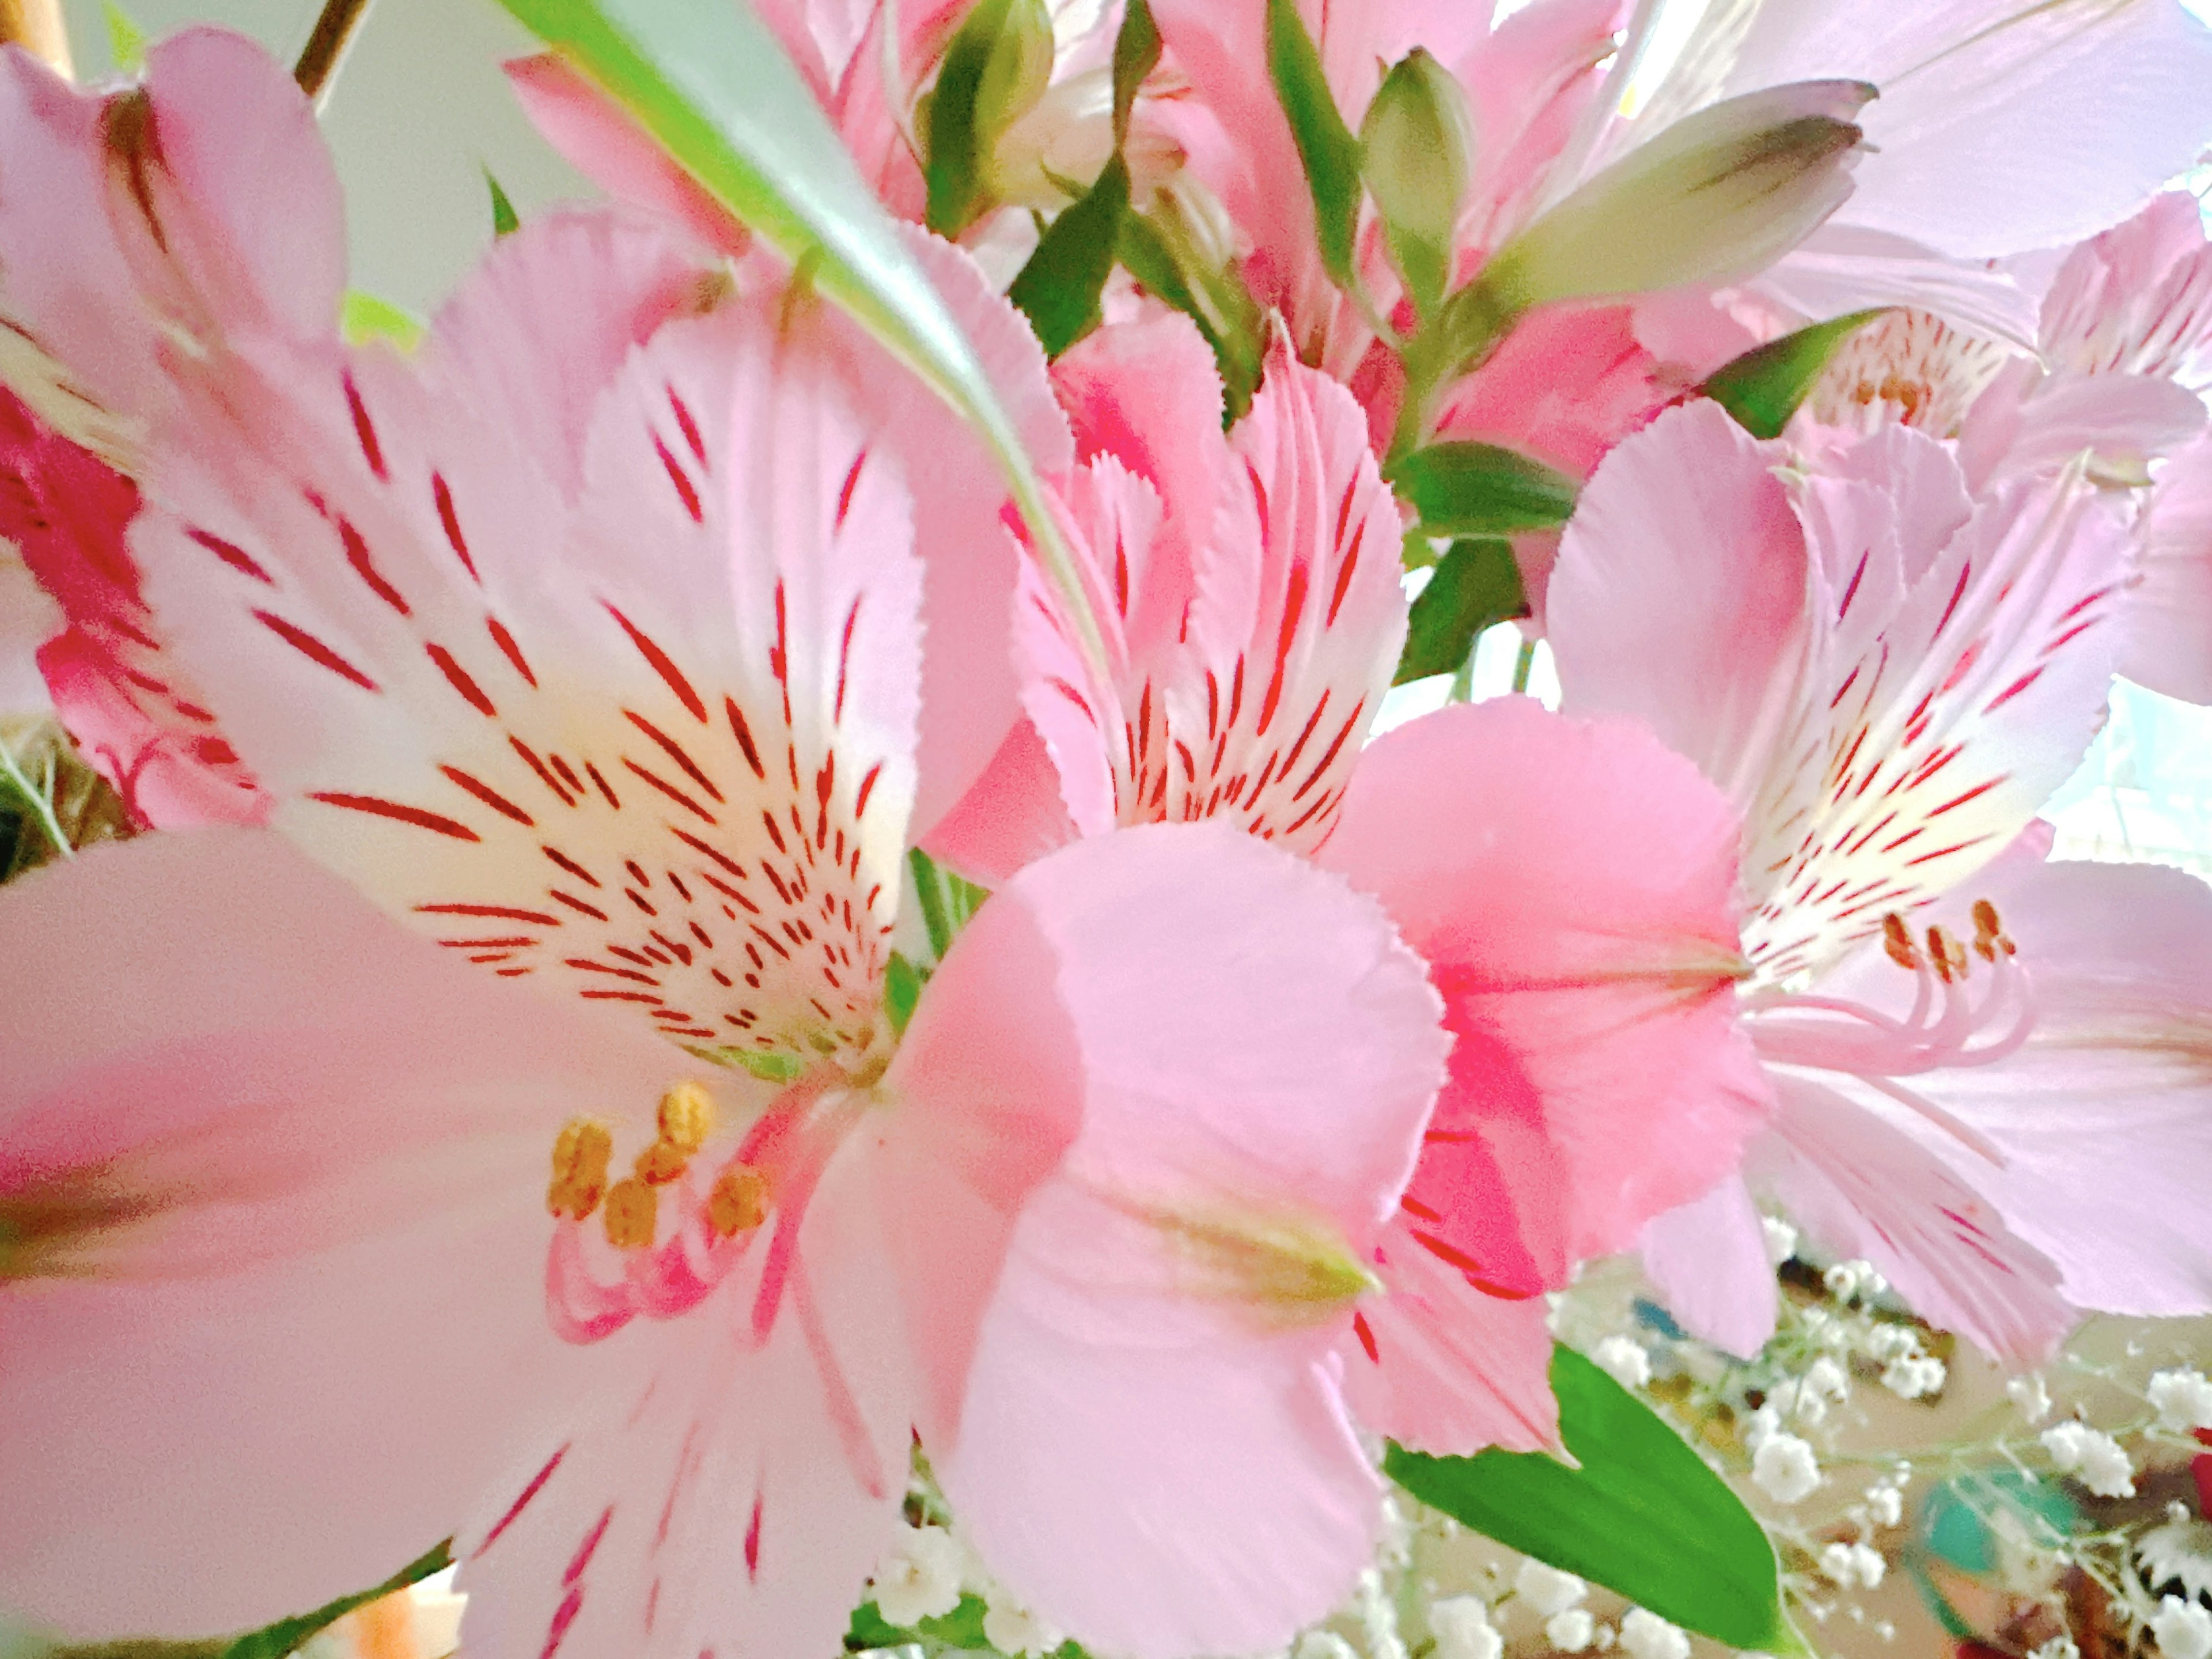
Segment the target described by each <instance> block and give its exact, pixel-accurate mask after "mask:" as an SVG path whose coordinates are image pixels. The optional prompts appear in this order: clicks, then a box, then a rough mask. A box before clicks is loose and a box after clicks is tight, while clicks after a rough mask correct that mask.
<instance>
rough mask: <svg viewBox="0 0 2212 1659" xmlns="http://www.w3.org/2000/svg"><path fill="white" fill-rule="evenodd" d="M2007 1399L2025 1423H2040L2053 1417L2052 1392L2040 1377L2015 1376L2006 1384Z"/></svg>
mask: <svg viewBox="0 0 2212 1659" xmlns="http://www.w3.org/2000/svg"><path fill="white" fill-rule="evenodd" d="M2005 1398H2007V1399H2008V1400H2009V1401H2012V1405H2013V1409H2014V1410H2015V1411H2016V1412H2018V1413H2020V1414H2021V1419H2023V1420H2024V1421H2027V1422H2029V1423H2040V1422H2041V1421H2043V1419H2045V1418H2046V1417H2048V1416H2050V1415H2051V1391H2050V1390H2049V1389H2046V1388H2045V1387H2044V1386H2043V1378H2042V1377H2041V1376H2039V1375H2031V1376H2015V1378H2013V1380H2012V1381H2011V1382H2009V1383H2006V1384H2005Z"/></svg>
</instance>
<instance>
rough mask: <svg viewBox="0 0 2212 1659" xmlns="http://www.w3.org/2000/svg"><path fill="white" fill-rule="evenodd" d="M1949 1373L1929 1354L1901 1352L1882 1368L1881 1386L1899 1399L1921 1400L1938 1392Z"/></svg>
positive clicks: (1939, 1361)
mask: <svg viewBox="0 0 2212 1659" xmlns="http://www.w3.org/2000/svg"><path fill="white" fill-rule="evenodd" d="M1949 1375H1950V1373H1949V1372H1948V1370H1945V1369H1944V1365H1943V1362H1942V1360H1940V1359H1937V1358H1933V1357H1932V1356H1930V1355H1928V1354H1923V1353H1911V1354H1902V1355H1899V1357H1898V1358H1895V1359H1893V1360H1891V1361H1890V1362H1889V1364H1887V1365H1885V1366H1884V1367H1883V1368H1882V1372H1881V1386H1882V1387H1883V1388H1885V1389H1888V1390H1889V1391H1890V1392H1891V1393H1892V1394H1893V1395H1896V1396H1897V1397H1898V1398H1899V1400H1921V1399H1924V1398H1926V1397H1927V1396H1928V1395H1931V1394H1936V1393H1938V1392H1940V1391H1941V1390H1942V1387H1943V1383H1944V1382H1945V1380H1946V1379H1947V1378H1948V1376H1949Z"/></svg>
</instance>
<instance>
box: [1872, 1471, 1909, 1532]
mask: <svg viewBox="0 0 2212 1659" xmlns="http://www.w3.org/2000/svg"><path fill="white" fill-rule="evenodd" d="M1866 1506H1867V1518H1868V1519H1869V1520H1870V1521H1872V1522H1874V1523H1875V1525H1876V1526H1878V1527H1893V1526H1896V1525H1897V1524H1898V1523H1899V1522H1901V1521H1902V1520H1904V1519H1905V1494H1904V1493H1903V1492H1899V1490H1898V1489H1897V1488H1896V1487H1895V1486H1892V1485H1890V1484H1889V1482H1887V1480H1877V1481H1876V1482H1875V1484H1874V1485H1873V1486H1869V1487H1868V1488H1867V1489H1866Z"/></svg>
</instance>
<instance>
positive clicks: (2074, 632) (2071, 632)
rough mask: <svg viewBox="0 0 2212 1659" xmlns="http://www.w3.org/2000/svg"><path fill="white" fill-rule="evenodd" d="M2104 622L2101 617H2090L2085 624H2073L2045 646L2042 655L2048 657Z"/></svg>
mask: <svg viewBox="0 0 2212 1659" xmlns="http://www.w3.org/2000/svg"><path fill="white" fill-rule="evenodd" d="M2104 620H2105V619H2104V618H2103V617H2090V618H2089V619H2088V620H2087V621H2086V622H2078V623H2075V624H2074V626H2073V627H2071V628H2069V629H2067V630H2066V631H2065V632H2064V633H2063V634H2061V635H2059V636H2058V637H2057V639H2055V640H2053V641H2051V643H2050V644H2048V645H2046V646H2045V647H2043V654H2044V655H2045V656H2046V657H2047V656H2049V655H2050V654H2051V653H2052V652H2054V651H2056V650H2057V649H2058V647H2060V646H2062V645H2063V644H2065V643H2066V642H2067V641H2069V640H2071V639H2074V638H2076V637H2078V636H2079V635H2083V634H2086V633H2087V632H2088V631H2089V630H2090V629H2093V628H2094V627H2095V626H2096V625H2097V624H2098V623H2100V622H2102V621H2104Z"/></svg>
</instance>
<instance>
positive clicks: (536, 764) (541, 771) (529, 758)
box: [507, 732, 576, 806]
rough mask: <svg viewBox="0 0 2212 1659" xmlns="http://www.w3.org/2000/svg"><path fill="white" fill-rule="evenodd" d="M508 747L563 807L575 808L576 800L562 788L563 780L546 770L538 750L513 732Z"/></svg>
mask: <svg viewBox="0 0 2212 1659" xmlns="http://www.w3.org/2000/svg"><path fill="white" fill-rule="evenodd" d="M507 747H508V748H510V749H512V750H514V752H515V753H516V754H518V755H520V756H521V757H522V758H523V761H524V763H526V765H528V767H529V768H530V769H531V770H532V771H533V772H535V773H537V774H538V782H540V783H542V784H544V786H545V787H547V788H548V789H550V790H551V791H552V792H553V793H554V795H555V796H556V798H557V799H559V800H560V803H561V805H563V806H574V805H575V804H576V798H575V797H574V795H572V794H570V793H568V790H567V789H566V788H565V787H563V786H562V782H561V780H560V779H558V778H556V777H555V776H554V775H552V773H550V772H549V771H547V770H546V769H545V763H544V761H542V760H540V759H538V751H537V750H534V749H532V747H531V746H530V745H529V744H526V743H525V742H523V740H522V739H521V738H518V737H516V736H515V735H514V734H513V732H508V733H507Z"/></svg>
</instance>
